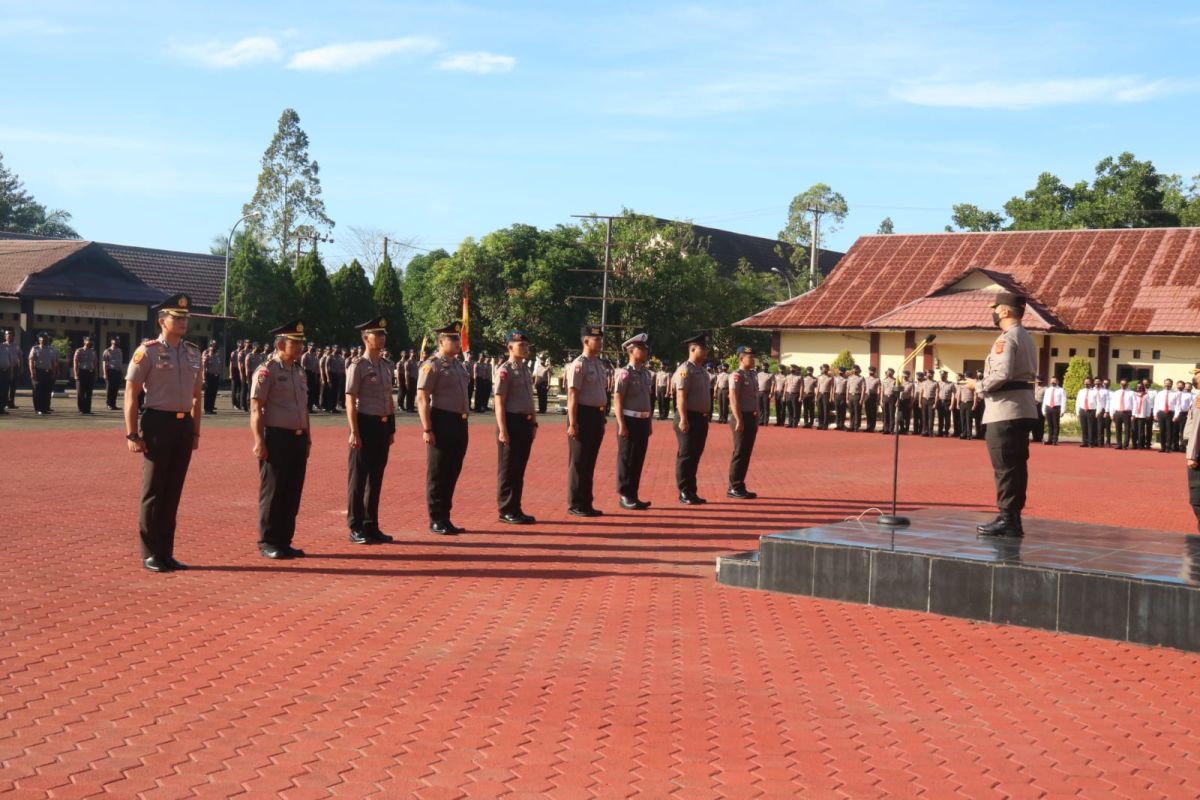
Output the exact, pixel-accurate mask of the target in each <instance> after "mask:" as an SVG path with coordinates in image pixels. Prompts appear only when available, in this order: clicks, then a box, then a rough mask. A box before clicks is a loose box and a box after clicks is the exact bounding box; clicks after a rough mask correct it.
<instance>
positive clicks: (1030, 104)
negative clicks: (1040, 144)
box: [891, 77, 1172, 110]
mask: <svg viewBox="0 0 1200 800" xmlns="http://www.w3.org/2000/svg"><path fill="white" fill-rule="evenodd" d="M1171 90H1172V87H1171V86H1170V85H1169V84H1168V83H1167V82H1165V81H1147V80H1143V79H1141V78H1134V77H1117V78H1062V79H1054V80H1041V81H1014V82H1002V81H976V82H973V83H971V82H967V83H953V82H920V81H913V82H907V83H902V84H898V85H896V86H893V87H892V90H891V95H892V97H894V98H896V99H898V100H902V101H904V102H906V103H912V104H913V105H918V106H935V107H940V108H979V109H982V108H1003V109H1013V110H1025V109H1031V108H1044V107H1046V106H1061V105H1073V104H1080V103H1139V102H1142V101H1145V100H1151V99H1153V98H1155V97H1160V96H1162V95H1164V94H1166V93H1168V92H1169V91H1171Z"/></svg>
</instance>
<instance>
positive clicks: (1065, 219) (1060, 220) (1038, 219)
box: [955, 172, 1087, 231]
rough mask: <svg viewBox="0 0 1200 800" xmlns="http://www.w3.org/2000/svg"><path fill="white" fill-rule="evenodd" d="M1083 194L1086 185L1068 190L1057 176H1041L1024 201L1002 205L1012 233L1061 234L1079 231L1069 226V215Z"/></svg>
mask: <svg viewBox="0 0 1200 800" xmlns="http://www.w3.org/2000/svg"><path fill="white" fill-rule="evenodd" d="M1086 193H1087V184H1086V183H1083V184H1079V185H1076V186H1075V187H1070V186H1067V185H1066V184H1064V183H1063V182H1062V181H1061V180H1059V179H1058V177H1057V176H1055V175H1052V174H1051V173H1049V172H1043V173H1042V174H1041V175H1039V176H1038V180H1037V185H1036V186H1034V187H1033V188H1032V189H1030V190H1029V191H1027V192H1026V193H1025V196H1024V197H1014V198H1012V199H1011V200H1009V201H1008V202H1007V203H1005V204H1004V210H1005V212H1006V213H1007V214H1008V215H1009V216H1010V217H1012V226H1011V227H1012V230H1016V231H1054V230H1064V229H1066V228H1072V227H1078V226H1077V225H1075V224H1073V223H1072V220H1071V215H1072V213H1073V212H1074V211H1075V205H1076V203H1077V202H1078V200H1079V197H1080V195H1086ZM955 208H958V206H955Z"/></svg>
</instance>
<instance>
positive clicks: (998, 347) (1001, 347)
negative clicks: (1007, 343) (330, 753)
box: [996, 339, 1004, 354]
mask: <svg viewBox="0 0 1200 800" xmlns="http://www.w3.org/2000/svg"><path fill="white" fill-rule="evenodd" d="M1003 352H1004V340H1003V339H1001V340H1000V341H998V342H996V353H997V354H1000V353H1003Z"/></svg>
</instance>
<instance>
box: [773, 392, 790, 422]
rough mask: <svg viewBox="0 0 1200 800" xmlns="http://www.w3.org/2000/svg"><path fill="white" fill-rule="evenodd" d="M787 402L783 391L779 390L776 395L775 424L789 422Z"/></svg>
mask: <svg viewBox="0 0 1200 800" xmlns="http://www.w3.org/2000/svg"><path fill="white" fill-rule="evenodd" d="M785 402H786V401H785V400H784V397H783V392H779V393H778V394H776V395H775V424H776V425H786V424H787V412H786V411H785V410H784V403H785Z"/></svg>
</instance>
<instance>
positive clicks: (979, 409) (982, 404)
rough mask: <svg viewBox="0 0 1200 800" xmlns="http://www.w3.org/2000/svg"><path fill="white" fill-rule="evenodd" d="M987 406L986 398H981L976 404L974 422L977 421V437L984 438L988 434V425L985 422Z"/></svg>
mask: <svg viewBox="0 0 1200 800" xmlns="http://www.w3.org/2000/svg"><path fill="white" fill-rule="evenodd" d="M985 408H987V401H986V400H979V401H978V402H977V403H976V404H975V410H974V412H973V414H974V420H973V421H974V423H975V438H976V439H982V438H984V437H985V436H987V426H986V425H984V424H983V410H984V409H985Z"/></svg>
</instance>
